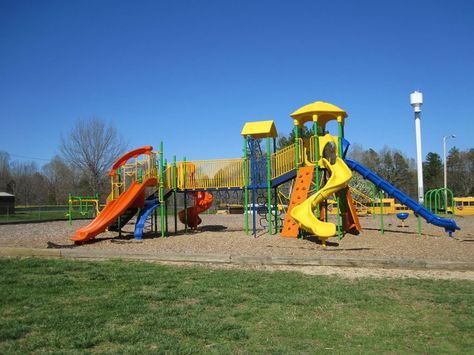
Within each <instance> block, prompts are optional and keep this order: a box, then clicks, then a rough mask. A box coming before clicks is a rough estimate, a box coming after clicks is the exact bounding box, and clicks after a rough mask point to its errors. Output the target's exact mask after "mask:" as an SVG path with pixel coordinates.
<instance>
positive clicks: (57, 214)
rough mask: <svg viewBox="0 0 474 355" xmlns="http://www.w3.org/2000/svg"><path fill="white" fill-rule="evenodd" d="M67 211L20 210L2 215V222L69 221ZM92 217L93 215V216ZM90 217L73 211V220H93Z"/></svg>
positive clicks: (0, 220) (0, 219) (0, 218)
mask: <svg viewBox="0 0 474 355" xmlns="http://www.w3.org/2000/svg"><path fill="white" fill-rule="evenodd" d="M67 212H68V211H67V210H64V211H61V210H59V211H48V210H39V209H38V210H24V211H22V210H19V211H16V212H15V214H10V215H0V222H16V221H33V222H34V221H40V220H55V219H64V220H68V216H67V215H66V214H67ZM91 217H92V214H91ZM91 217H90V216H89V215H87V214H86V215H82V214H81V213H79V212H76V211H73V213H72V219H75V220H76V219H84V218H91Z"/></svg>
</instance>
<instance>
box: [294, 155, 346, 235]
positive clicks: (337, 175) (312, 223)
mask: <svg viewBox="0 0 474 355" xmlns="http://www.w3.org/2000/svg"><path fill="white" fill-rule="evenodd" d="M322 162H323V166H322V167H323V168H326V169H328V170H329V171H330V172H331V177H330V178H329V180H328V182H327V183H326V184H325V185H324V186H323V188H322V189H321V190H319V191H318V192H316V193H315V194H313V195H311V196H310V197H308V198H307V199H306V200H305V201H303V203H301V204H299V205H298V206H296V207H294V208H293V209H292V210H291V216H292V217H293V218H294V219H295V221H296V222H297V223H298V225H299V226H300V228H302V229H304V230H305V231H307V232H309V233H311V234H314V235H315V236H317V237H319V238H320V239H322V240H323V241H324V240H325V239H327V238H329V237H332V236H334V235H336V225H335V224H334V223H329V222H323V221H320V220H319V219H318V218H316V216H315V215H314V213H313V211H314V210H315V209H316V206H317V205H318V204H319V203H320V202H321V201H323V200H326V199H328V198H329V196H331V195H332V194H334V193H335V192H338V191H339V190H341V189H343V188H345V187H347V184H348V183H349V180H350V179H351V177H352V172H351V170H350V169H349V168H348V167H347V165H346V164H345V163H344V161H343V160H342V159H341V158H336V162H335V163H334V165H331V163H330V162H329V161H327V160H326V159H324V158H323V159H322Z"/></svg>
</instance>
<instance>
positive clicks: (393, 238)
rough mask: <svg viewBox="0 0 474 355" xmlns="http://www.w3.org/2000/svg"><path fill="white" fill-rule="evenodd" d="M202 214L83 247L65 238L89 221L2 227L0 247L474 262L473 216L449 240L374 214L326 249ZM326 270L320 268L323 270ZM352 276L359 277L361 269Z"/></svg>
mask: <svg viewBox="0 0 474 355" xmlns="http://www.w3.org/2000/svg"><path fill="white" fill-rule="evenodd" d="M201 217H202V220H203V223H202V224H201V226H200V228H199V230H198V231H197V232H194V233H188V234H184V230H183V228H184V225H183V224H181V223H179V222H178V234H177V235H174V230H173V229H174V228H173V226H174V221H173V219H172V218H170V219H169V226H168V227H169V232H170V235H169V236H168V237H166V238H161V237H153V236H151V235H147V236H145V237H144V239H143V240H142V241H136V240H134V239H133V228H134V222H133V221H132V222H130V223H129V225H128V226H126V227H125V228H124V231H123V234H122V236H121V237H119V236H118V233H117V232H105V233H102V234H100V235H99V236H98V237H96V239H95V240H94V241H92V242H91V243H86V244H84V245H74V243H73V242H72V241H70V240H69V238H70V236H72V235H73V233H74V231H75V230H76V229H77V228H80V227H82V226H84V225H86V224H87V223H89V221H74V222H73V224H72V226H70V225H69V224H68V222H66V221H64V222H63V221H57V222H44V223H30V224H9V225H0V248H9V247H10V248H11V247H14V248H38V249H47V248H53V249H56V248H59V249H74V250H80V251H82V252H83V253H87V252H89V251H90V252H91V253H94V252H98V251H104V252H107V253H108V255H111V256H120V255H121V254H124V253H138V254H139V253H154V252H156V253H179V254H181V255H183V257H184V259H183V260H185V259H186V255H196V254H203V255H228V254H230V255H234V256H248V257H286V258H290V259H291V258H292V257H337V258H342V259H344V258H369V259H370V258H382V259H386V260H426V261H430V260H431V261H433V260H434V261H447V262H474V216H467V217H456V221H457V223H458V224H459V226H460V227H461V231H457V232H456V233H455V235H454V238H448V237H447V234H446V233H445V232H444V230H442V229H441V228H438V227H435V226H432V225H429V224H426V223H425V222H424V221H423V223H422V235H421V236H420V235H419V234H418V232H417V222H416V219H415V218H414V217H413V216H410V217H409V219H408V220H407V223H406V224H407V225H408V227H405V228H402V227H400V221H399V220H397V219H396V217H395V216H394V215H389V216H385V217H384V234H381V232H380V219H379V218H378V217H375V218H374V217H372V216H366V217H361V224H362V227H363V231H362V232H361V234H360V235H358V236H354V235H350V234H347V235H346V236H345V237H344V238H343V239H342V240H338V238H337V237H334V238H331V239H329V240H328V246H327V248H325V249H324V248H322V246H321V244H320V243H319V241H318V240H316V239H314V238H311V237H309V238H304V239H293V238H282V237H280V236H278V235H268V234H266V233H265V232H264V231H263V230H261V229H260V230H258V233H257V238H253V236H252V235H249V236H246V235H245V231H244V228H243V226H244V216H243V215H211V214H210V215H206V214H204V215H202V216H201ZM158 227H159V226H158ZM234 267H235V265H234ZM278 268H282V267H281V266H280V267H278ZM290 268H291V267H290ZM284 269H288V268H284ZM312 269H313V270H314V269H315V268H312ZM336 269H337V268H336ZM299 271H301V270H299ZM305 271H306V272H310V273H311V271H310V268H305ZM326 271H327V270H326ZM326 271H324V270H323V269H320V272H322V273H325V272H326ZM387 273H389V272H388V271H387ZM466 273H469V274H470V275H467V274H466ZM356 274H357V275H360V271H359V272H357V273H356ZM436 275H442V270H435V271H433V273H432V276H434V277H436ZM463 278H467V279H473V280H474V270H471V271H466V272H465V274H464V277H463Z"/></svg>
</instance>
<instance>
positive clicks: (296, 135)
mask: <svg viewBox="0 0 474 355" xmlns="http://www.w3.org/2000/svg"><path fill="white" fill-rule="evenodd" d="M299 135H300V128H299V126H298V125H296V126H295V148H296V149H295V152H296V157H295V162H296V167H295V170H296V175H298V170H299V167H300V139H299ZM298 234H299V238H303V234H302V231H301V228H299V231H298Z"/></svg>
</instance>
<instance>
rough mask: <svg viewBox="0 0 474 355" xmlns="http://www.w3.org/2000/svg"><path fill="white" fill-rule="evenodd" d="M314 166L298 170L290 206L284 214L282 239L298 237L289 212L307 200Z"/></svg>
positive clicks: (296, 226) (296, 225) (296, 227)
mask: <svg viewBox="0 0 474 355" xmlns="http://www.w3.org/2000/svg"><path fill="white" fill-rule="evenodd" d="M313 174H314V166H303V167H301V168H299V169H298V174H297V176H296V179H295V186H294V187H293V191H292V192H291V199H290V204H289V206H288V211H287V212H286V216H285V222H284V223H283V230H282V232H281V236H282V237H289V238H296V237H298V232H299V226H298V223H296V221H295V220H294V218H293V217H291V210H292V209H293V208H294V207H295V206H298V205H299V204H300V203H302V202H303V201H305V200H306V199H307V198H308V193H309V190H310V187H311V182H312V181H313Z"/></svg>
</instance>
